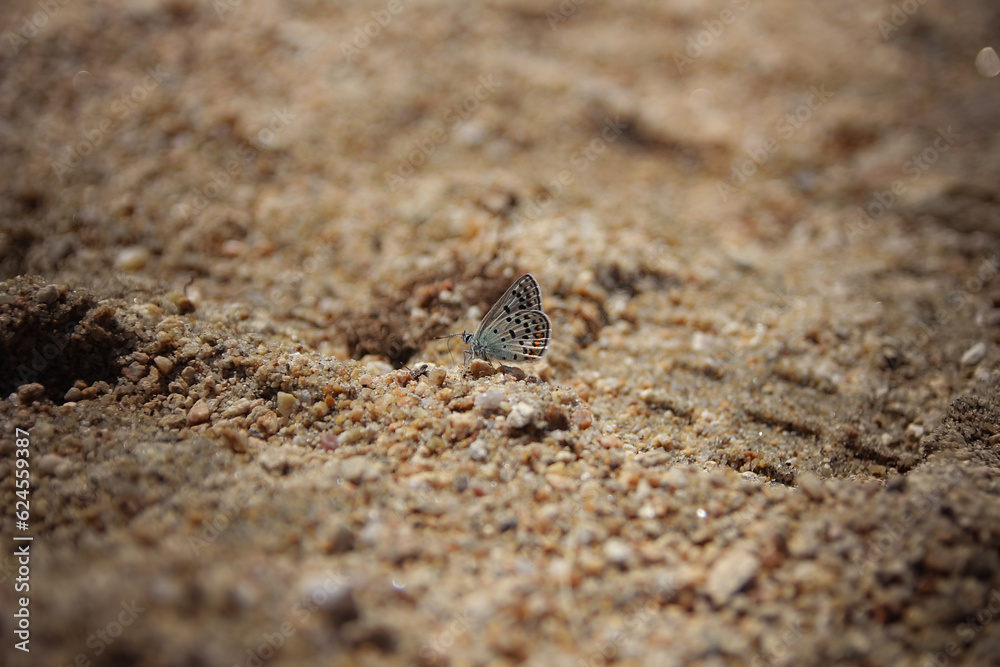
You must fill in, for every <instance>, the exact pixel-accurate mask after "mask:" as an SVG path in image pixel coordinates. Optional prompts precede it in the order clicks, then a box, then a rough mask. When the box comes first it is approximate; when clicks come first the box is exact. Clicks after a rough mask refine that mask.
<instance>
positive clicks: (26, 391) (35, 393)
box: [17, 382, 45, 405]
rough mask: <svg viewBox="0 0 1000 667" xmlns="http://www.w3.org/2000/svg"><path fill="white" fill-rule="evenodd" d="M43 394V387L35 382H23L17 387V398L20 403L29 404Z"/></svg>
mask: <svg viewBox="0 0 1000 667" xmlns="http://www.w3.org/2000/svg"><path fill="white" fill-rule="evenodd" d="M44 394H45V387H44V386H42V385H41V384H39V383H37V382H31V383H30V384H23V385H21V386H20V387H18V390H17V400H19V401H20V402H21V405H31V404H32V403H34V402H35V401H37V400H38V399H40V398H41V397H42V396H43V395H44Z"/></svg>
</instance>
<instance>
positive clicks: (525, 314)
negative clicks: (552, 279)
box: [443, 273, 552, 365]
mask: <svg viewBox="0 0 1000 667" xmlns="http://www.w3.org/2000/svg"><path fill="white" fill-rule="evenodd" d="M451 335H452V336H461V337H462V342H463V343H465V344H466V345H468V346H469V347H470V348H471V349H470V350H469V351H468V352H466V354H471V356H472V357H473V358H478V359H484V360H485V361H486V362H488V363H490V364H491V365H492V363H493V361H494V360H496V361H536V360H538V359H541V358H542V355H543V354H545V350H547V349H548V347H549V340H550V339H551V337H552V322H551V321H550V320H549V316H548V315H546V314H545V313H544V312H542V289H541V287H539V286H538V281H537V280H535V277H534V276H533V275H531V274H530V273H526V274H524V275H523V276H521V277H520V278H518V279H517V280H515V281H514V284H513V285H511V286H510V287H508V288H507V291H506V292H504V293H503V296H501V297H500V298H499V299H497V302H496V303H495V304H493V307H492V308H490V311H489V312H488V313H486V317H484V318H483V321H482V322H481V323H480V324H479V328H478V329H476V333H468V332H462V333H461V334H451ZM443 337H444V338H448V337H449V336H443Z"/></svg>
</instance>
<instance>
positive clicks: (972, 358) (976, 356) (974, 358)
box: [962, 341, 986, 366]
mask: <svg viewBox="0 0 1000 667" xmlns="http://www.w3.org/2000/svg"><path fill="white" fill-rule="evenodd" d="M985 356H986V343H984V342H983V341H980V342H978V343H976V344H975V345H973V346H972V347H970V348H969V349H968V350H966V351H965V354H963V355H962V365H963V366H975V365H976V364H978V363H979V362H980V361H982V360H983V357H985Z"/></svg>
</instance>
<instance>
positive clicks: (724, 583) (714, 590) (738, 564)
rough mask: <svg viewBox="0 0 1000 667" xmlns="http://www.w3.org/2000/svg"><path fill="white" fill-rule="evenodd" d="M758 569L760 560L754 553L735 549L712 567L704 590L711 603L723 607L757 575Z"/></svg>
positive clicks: (745, 549) (725, 554)
mask: <svg viewBox="0 0 1000 667" xmlns="http://www.w3.org/2000/svg"><path fill="white" fill-rule="evenodd" d="M759 569H760V559H759V558H758V557H757V556H756V555H755V554H754V553H752V552H751V551H750V550H749V549H747V548H745V547H735V548H733V549H731V550H730V551H728V552H726V553H724V554H723V555H722V556H721V557H720V558H719V559H718V560H717V561H715V564H713V565H712V569H711V570H709V573H708V577H707V580H706V581H705V589H706V590H707V591H708V595H709V597H710V598H712V602H714V603H715V604H717V605H724V604H726V603H727V602H729V601H730V600H731V599H732V597H733V596H734V595H736V593H738V592H739V590H740V589H741V588H743V587H744V586H746V585H747V583H748V582H749V581H750V580H751V579H753V578H754V577H755V576H756V575H757V571H758V570H759Z"/></svg>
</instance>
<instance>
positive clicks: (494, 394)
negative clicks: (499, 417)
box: [475, 389, 507, 411]
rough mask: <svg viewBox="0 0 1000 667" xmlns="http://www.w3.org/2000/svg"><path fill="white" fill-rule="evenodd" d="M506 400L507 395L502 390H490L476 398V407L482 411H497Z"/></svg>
mask: <svg viewBox="0 0 1000 667" xmlns="http://www.w3.org/2000/svg"><path fill="white" fill-rule="evenodd" d="M505 398H507V393H506V392H505V391H503V390H502V389H490V390H488V391H484V392H483V393H481V394H478V395H477V396H476V399H475V406H476V407H477V408H479V409H480V410H486V411H490V410H497V409H499V407H500V403H502V402H503V400H504V399H505Z"/></svg>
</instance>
